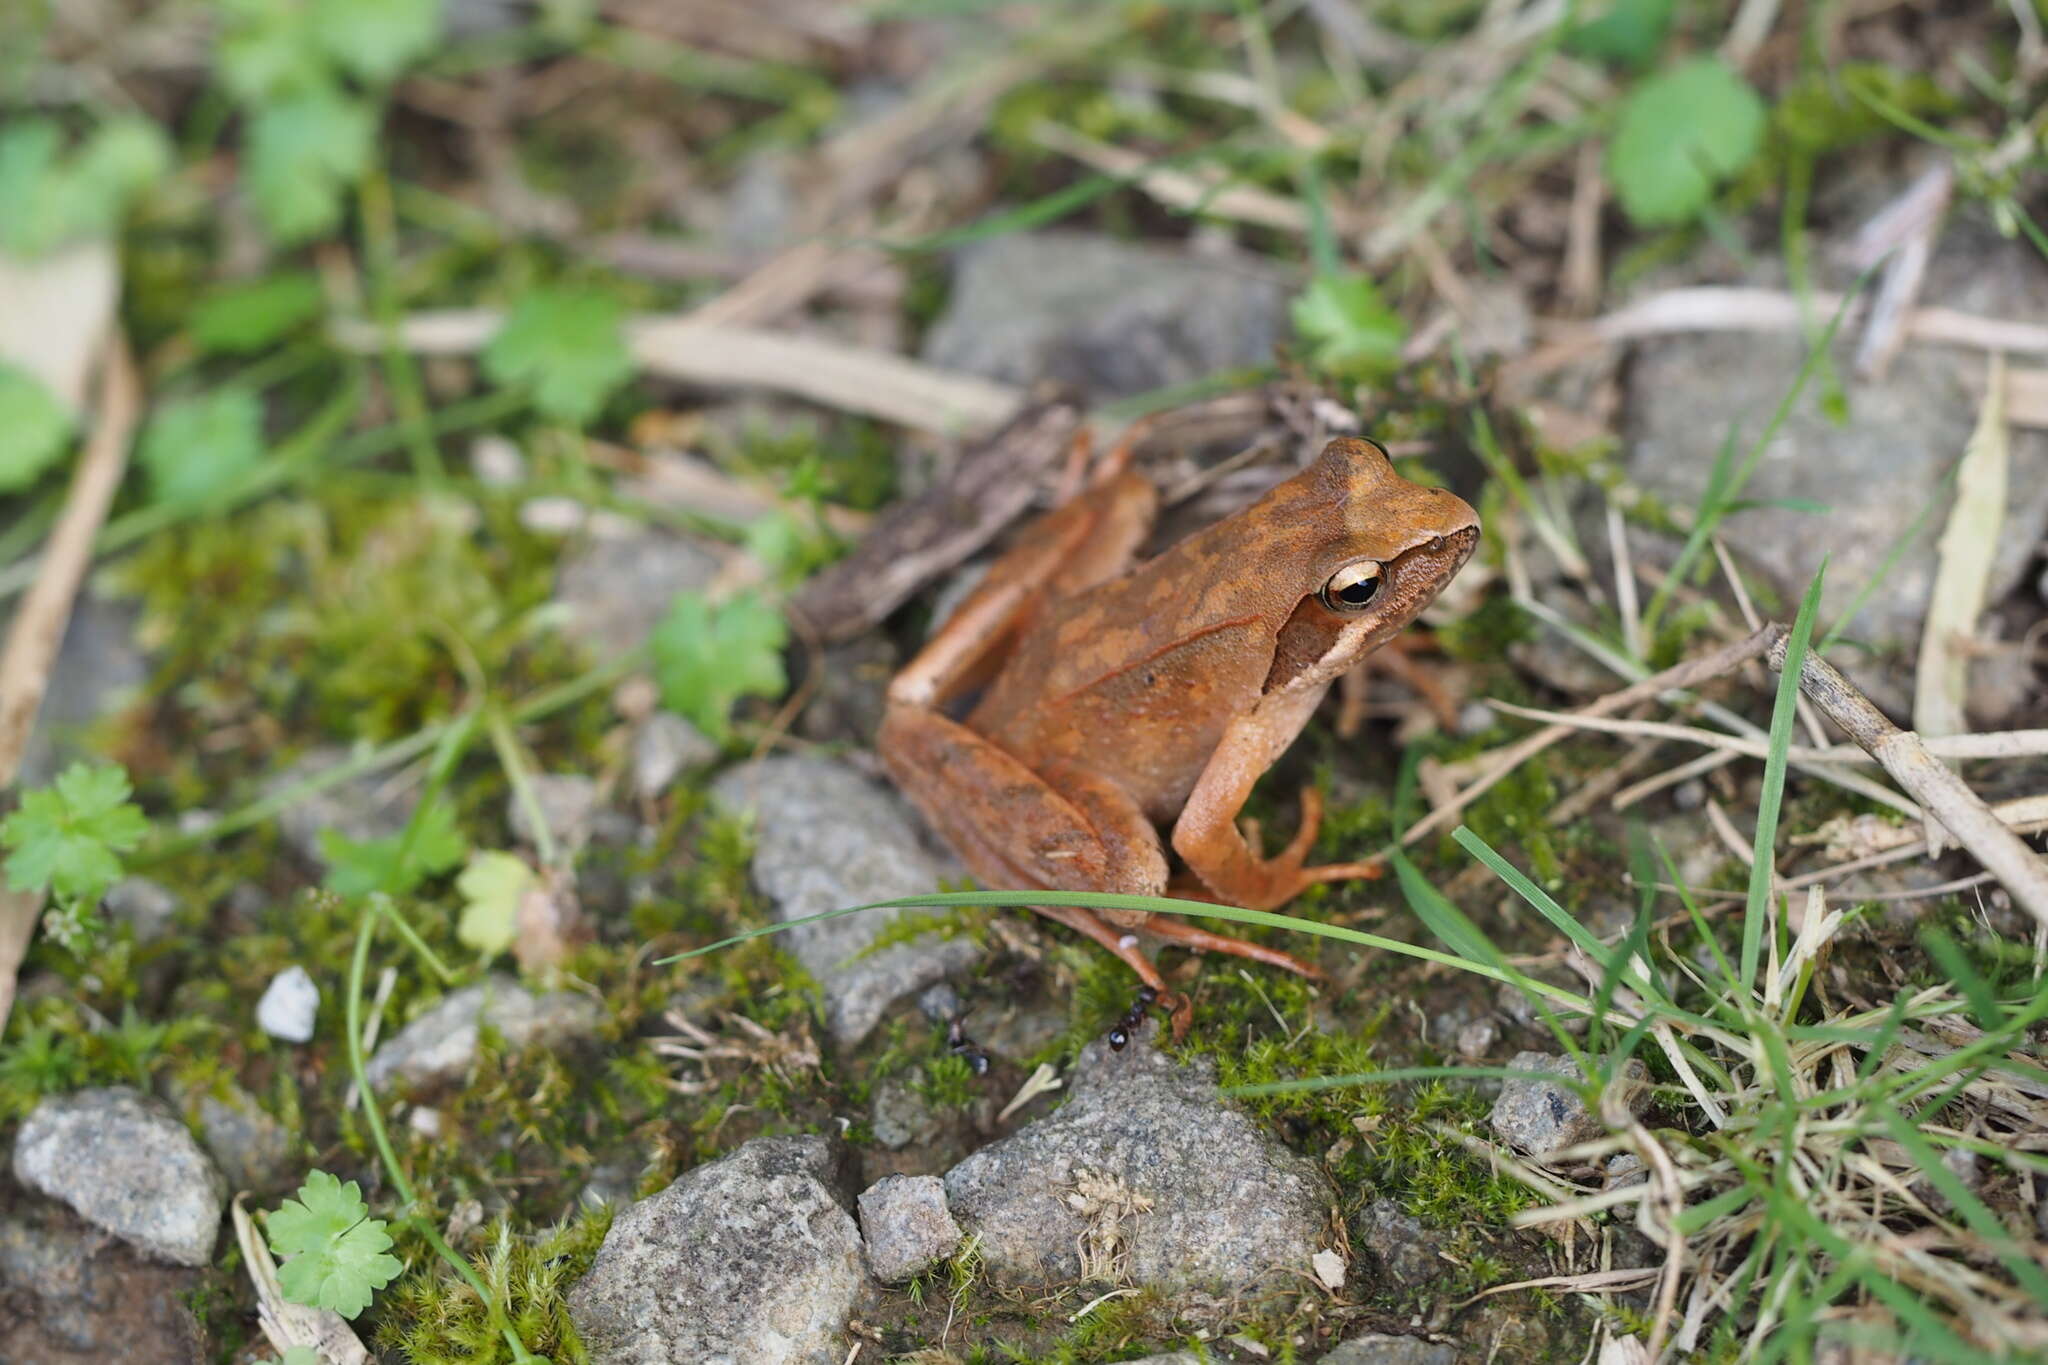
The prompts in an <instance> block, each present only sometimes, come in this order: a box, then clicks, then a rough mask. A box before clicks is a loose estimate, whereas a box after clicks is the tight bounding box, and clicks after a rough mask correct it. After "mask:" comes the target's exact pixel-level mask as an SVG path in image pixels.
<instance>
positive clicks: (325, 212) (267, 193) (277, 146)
mask: <svg viewBox="0 0 2048 1365" xmlns="http://www.w3.org/2000/svg"><path fill="white" fill-rule="evenodd" d="M220 8H221V10H222V11H223V15H222V18H223V23H222V26H221V36H220V41H219V46H218V49H217V51H216V54H215V61H216V68H217V70H218V73H219V76H220V80H221V84H222V85H223V86H224V87H225V88H226V89H227V92H228V94H229V95H230V96H232V97H233V98H234V100H235V101H236V103H238V104H239V105H241V107H242V109H243V112H244V114H245V115H246V118H247V125H246V128H245V130H244V147H243V157H242V172H243V176H244V180H245V183H246V185H247V187H248V190H249V196H250V199H251V201H252V202H253V203H254V204H255V205H256V210H257V213H258V214H259V215H260V216H261V218H262V220H263V223H264V226H266V227H267V228H269V230H270V232H271V234H272V235H273V236H274V237H276V238H277V239H278V240H279V241H281V242H294V243H295V242H303V241H309V240H311V239H313V238H315V237H318V236H321V235H322V234H324V233H327V232H329V231H332V230H333V229H334V228H335V227H336V226H337V225H338V224H339V223H340V222H341V210H342V198H343V195H344V194H345V192H346V191H347V190H348V188H349V187H350V185H352V184H353V183H354V182H355V181H356V180H357V179H358V178H359V177H361V176H362V175H364V174H365V173H366V172H368V171H369V169H370V166H371V163H372V160H373V158H374V155H375V151H376V139H377V125H378V121H379V118H380V110H381V106H382V98H383V93H384V91H385V89H386V88H387V87H388V86H389V84H390V82H391V81H392V80H393V79H394V78H395V77H397V76H398V75H399V73H401V72H402V71H403V70H404V69H405V68H406V67H407V66H409V65H411V64H412V62H413V61H414V60H416V59H417V58H419V57H420V56H423V55H424V54H425V53H426V52H427V50H428V49H429V48H431V47H432V46H433V43H434V40H435V38H436V37H437V36H438V34H439V33H440V29H441V7H440V4H439V3H438V0H229V2H228V3H225V4H223V5H221V6H220Z"/></svg>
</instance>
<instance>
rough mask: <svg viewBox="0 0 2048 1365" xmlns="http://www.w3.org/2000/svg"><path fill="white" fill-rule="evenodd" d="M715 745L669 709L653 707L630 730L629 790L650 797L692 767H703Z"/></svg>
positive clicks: (713, 756) (714, 753)
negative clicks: (649, 714) (652, 710)
mask: <svg viewBox="0 0 2048 1365" xmlns="http://www.w3.org/2000/svg"><path fill="white" fill-rule="evenodd" d="M717 757H718V745H717V744H715V743H713V742H712V740H711V739H710V737H709V736H707V735H706V734H705V733H704V732H703V731H702V730H699V729H698V728H697V727H696V726H694V725H692V724H690V722H689V721H687V720H684V719H683V718H682V717H681V716H679V715H677V714H676V713H675V712H673V711H656V712H655V713H654V714H653V715H651V716H649V717H648V718H647V719H646V720H645V721H643V722H642V723H641V725H640V727H639V728H638V729H636V730H634V731H633V755H632V762H633V791H634V794H635V795H637V796H638V797H639V798H640V799H641V800H643V801H652V800H653V799H654V798H655V797H657V796H660V795H661V794H662V793H663V792H665V791H667V790H668V789H669V784H670V783H672V782H674V781H675V780H676V779H677V778H678V777H680V776H682V775H683V774H684V773H685V772H687V771H689V770H690V769H692V768H702V767H707V766H709V765H710V763H711V762H712V761H713V760H715V759H716V758H717Z"/></svg>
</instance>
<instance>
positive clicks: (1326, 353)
mask: <svg viewBox="0 0 2048 1365" xmlns="http://www.w3.org/2000/svg"><path fill="white" fill-rule="evenodd" d="M1294 327H1295V330H1296V331H1298V332H1300V333H1301V336H1302V339H1303V340H1304V341H1306V342H1308V343H1309V346H1310V353H1311V355H1312V357H1313V358H1314V360H1315V363H1316V365H1317V366H1319V367H1320V368H1322V369H1325V370H1331V371H1335V372H1338V373H1342V374H1347V375H1356V376H1360V377H1366V376H1371V375H1378V374H1388V373H1391V372H1392V371H1393V369H1394V368H1395V366H1396V365H1398V364H1399V363H1400V359H1401V343H1402V342H1403V341H1405V340H1406V339H1407V336H1408V324H1407V323H1405V322H1403V321H1402V320H1401V315H1400V314H1399V313H1396V312H1395V311H1394V310H1393V309H1391V308H1389V307H1387V305H1386V301H1385V300H1383V299H1382V298H1381V297H1380V291H1379V286H1377V285H1375V284H1374V283H1373V282H1372V280H1371V279H1370V278H1368V277H1367V276H1364V275H1318V276H1316V277H1315V279H1314V280H1312V281H1310V283H1309V286H1308V288H1307V289H1305V290H1303V291H1302V294H1301V297H1299V298H1297V299H1296V300H1295V301H1294Z"/></svg>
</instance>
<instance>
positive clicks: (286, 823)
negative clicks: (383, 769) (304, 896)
mask: <svg viewBox="0 0 2048 1365" xmlns="http://www.w3.org/2000/svg"><path fill="white" fill-rule="evenodd" d="M348 759H349V752H348V750H346V749H340V748H332V747H330V748H321V749H311V750H308V751H307V752H306V753H304V754H301V755H300V756H299V758H298V759H297V760H296V761H295V762H293V763H292V764H291V765H290V766H289V767H286V768H284V769H283V770H282V771H280V772H278V773H276V774H275V775H273V776H272V777H271V778H270V780H269V781H267V782H265V783H264V784H263V790H264V794H265V795H267V796H274V795H277V794H278V793H280V792H283V791H285V790H287V789H288V788H291V787H295V786H297V785H298V784H299V783H301V782H303V781H305V780H306V779H308V778H311V777H317V776H318V775H320V774H321V773H324V772H327V771H328V770H329V769H331V768H334V767H336V766H337V765H339V764H342V763H346V762H347V761H348ZM418 804H419V785H418V784H417V783H416V782H411V781H397V782H394V780H393V779H392V777H391V776H390V775H389V774H388V773H373V774H370V775H369V776H366V777H358V778H353V779H351V780H349V781H346V782H340V783H337V784H335V785H334V786H331V787H327V788H324V789H322V790H320V791H317V792H314V793H313V794H312V795H310V796H306V797H302V798H300V799H299V800H297V801H294V802H293V803H292V804H291V805H289V806H287V807H285V809H284V810H283V811H282V812H280V813H279V815H278V817H277V829H278V833H280V834H282V835H283V836H284V841H285V842H286V843H287V844H289V845H291V847H292V848H293V849H295V850H296V851H297V852H298V854H299V856H300V857H302V858H304V859H305V860H306V861H307V862H310V863H312V864H314V865H315V866H319V867H324V866H326V864H327V859H326V857H325V856H324V855H323V854H322V853H321V852H320V834H321V832H322V831H323V830H330V829H331V830H333V831H334V832H335V833H336V834H339V835H341V836H342V837H343V838H344V839H350V840H353V841H355V842H356V843H365V842H367V841H369V840H371V839H388V838H390V837H391V836H392V835H394V834H397V833H399V832H400V831H402V830H403V829H404V828H405V823H406V821H408V820H410V819H411V818H412V812H413V807H414V806H416V805H418Z"/></svg>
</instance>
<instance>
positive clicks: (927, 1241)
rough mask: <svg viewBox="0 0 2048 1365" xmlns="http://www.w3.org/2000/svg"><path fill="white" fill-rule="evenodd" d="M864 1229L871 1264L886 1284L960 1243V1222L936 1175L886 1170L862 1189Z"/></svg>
mask: <svg viewBox="0 0 2048 1365" xmlns="http://www.w3.org/2000/svg"><path fill="white" fill-rule="evenodd" d="M860 1231H861V1236H862V1238H863V1239H865V1240H866V1242H867V1248H868V1269H869V1270H871V1271H873V1272H874V1276H875V1278H876V1279H878V1280H880V1281H882V1283H884V1284H896V1283H899V1282H901V1281H903V1280H907V1279H909V1278H910V1277H911V1276H912V1275H915V1274H916V1273H917V1272H918V1271H920V1270H923V1269H924V1268H925V1267H926V1266H928V1265H930V1264H931V1263H932V1262H933V1261H936V1260H939V1259H941V1258H943V1257H946V1256H951V1255H952V1254H953V1252H954V1251H955V1250H957V1249H958V1248H959V1246H960V1237H961V1233H960V1225H959V1224H958V1223H956V1222H954V1221H953V1215H952V1214H951V1213H950V1212H948V1211H947V1209H946V1186H945V1182H944V1181H942V1180H940V1179H939V1178H938V1177H937V1176H935V1175H886V1176H883V1177H882V1178H881V1179H880V1180H877V1181H876V1182H875V1183H874V1184H872V1185H870V1186H868V1187H867V1188H866V1189H865V1190H862V1191H861V1194H860Z"/></svg>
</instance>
